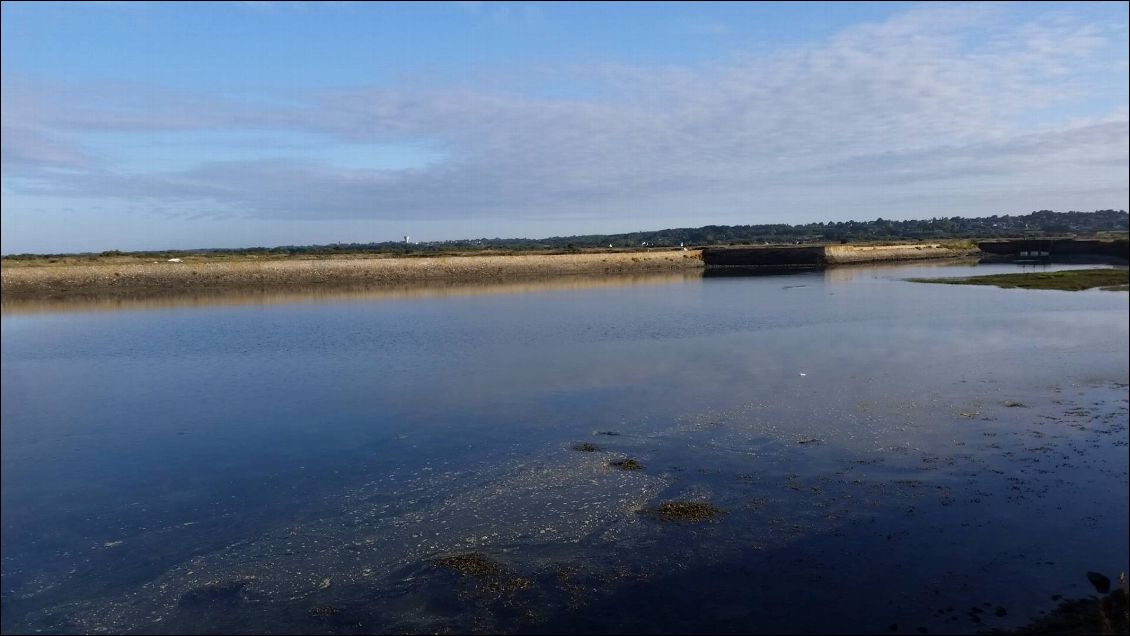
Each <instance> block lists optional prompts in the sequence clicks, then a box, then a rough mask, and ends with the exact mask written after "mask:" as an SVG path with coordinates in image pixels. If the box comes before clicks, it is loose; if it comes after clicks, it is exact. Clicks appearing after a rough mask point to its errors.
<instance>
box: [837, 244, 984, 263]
mask: <svg viewBox="0 0 1130 636" xmlns="http://www.w3.org/2000/svg"><path fill="white" fill-rule="evenodd" d="M963 254H964V252H962V251H961V250H952V249H947V248H945V247H942V246H941V245H937V244H930V245H828V246H827V247H825V248H824V259H825V261H826V262H827V263H828V264H829V265H840V264H844V263H873V262H877V261H910V260H919V259H926V258H950V257H953V256H960V255H963Z"/></svg>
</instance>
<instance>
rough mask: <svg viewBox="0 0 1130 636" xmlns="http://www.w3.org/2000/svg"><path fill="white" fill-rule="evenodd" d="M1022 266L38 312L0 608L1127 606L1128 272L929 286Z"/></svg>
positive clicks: (664, 618)
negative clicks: (1048, 281) (1057, 288)
mask: <svg viewBox="0 0 1130 636" xmlns="http://www.w3.org/2000/svg"><path fill="white" fill-rule="evenodd" d="M1018 269H1019V268H1018V267H1016V266H1013V265H1003V264H1001V265H992V266H977V267H971V266H964V265H953V264H945V265H941V264H939V265H931V264H921V263H919V264H915V265H900V266H889V267H859V268H852V269H836V270H827V271H823V272H803V273H796V274H791V275H773V276H757V277H726V278H714V279H711V278H698V279H692V278H685V277H680V278H677V279H671V278H665V279H663V280H662V282H655V283H653V284H640V283H639V282H631V281H627V282H625V283H624V284H620V285H606V286H590V287H553V286H547V287H545V288H543V289H540V290H539V289H537V288H531V289H523V290H521V291H520V292H513V293H511V292H507V293H481V294H469V295H429V296H418V295H417V296H412V295H407V294H406V295H404V296H402V297H396V296H390V295H382V296H378V297H374V296H367V295H358V296H356V297H349V296H335V297H332V298H323V299H321V300H318V301H311V302H273V303H269V304H257V303H249V304H225V305H208V304H198V305H192V306H157V307H154V306H144V307H137V308H130V307H129V306H125V308H122V309H118V310H107V309H106V308H104V307H100V308H98V309H93V310H83V309H80V308H78V309H76V308H71V309H69V310H66V311H35V312H20V311H12V312H10V313H5V315H4V319H3V338H2V339H0V353H2V356H0V362H2V365H0V370H2V376H3V377H2V382H0V397H2V400H0V414H2V419H0V421H2V425H3V445H2V450H3V463H2V470H3V480H2V494H3V497H2V503H3V514H2V518H3V523H4V524H5V525H4V532H3V538H2V541H3V570H2V579H3V586H2V587H3V589H2V596H0V601H2V603H3V612H2V619H0V620H2V621H3V631H4V632H5V633H14V632H28V631H34V630H43V631H45V632H53V633H90V632H137V633H140V632H146V633H182V632H190V633H247V632H266V631H271V632H283V633H372V632H398V633H399V632H406V633H465V632H472V633H495V632H503V633H561V632H565V633H592V632H596V633H607V632H642V633H671V632H685V633H710V632H722V633H778V632H782V631H783V632H792V633H796V632H808V633H824V632H829V631H836V632H854V633H920V632H921V631H922V630H926V631H929V632H933V633H937V632H945V633H976V632H980V631H985V630H994V629H1000V630H1015V629H1021V628H1032V626H1033V621H1040V620H1043V621H1044V622H1043V623H1039V625H1044V624H1053V625H1054V624H1059V623H1055V622H1054V621H1056V620H1059V618H1058V617H1060V616H1061V612H1062V611H1063V608H1064V607H1065V606H1066V607H1068V609H1071V608H1082V609H1083V612H1084V616H1085V620H1094V621H1100V622H1099V623H1095V624H1100V625H1101V624H1102V623H1101V617H1098V616H1096V615H1094V611H1093V610H1094V608H1095V607H1102V603H1103V602H1104V601H1102V600H1101V599H1105V598H1106V595H1105V594H1102V595H1101V596H1100V593H1099V591H1098V589H1097V588H1096V587H1095V583H1094V581H1101V579H1098V578H1095V577H1090V576H1089V574H1090V573H1095V574H1100V575H1102V576H1104V577H1106V578H1107V579H1109V580H1110V581H1113V582H1114V583H1112V586H1113V587H1116V586H1117V581H1118V574H1119V572H1121V571H1123V570H1125V569H1126V563H1127V560H1128V545H1127V541H1126V539H1125V537H1126V536H1127V534H1128V527H1127V526H1128V521H1127V518H1128V504H1127V501H1128V494H1130V493H1128V485H1127V484H1128V460H1127V446H1128V441H1127V440H1128V437H1127V435H1128V433H1127V417H1128V392H1127V385H1128V375H1130V373H1128V367H1127V359H1126V356H1125V351H1126V349H1127V346H1128V344H1130V334H1128V309H1127V305H1126V302H1125V297H1123V296H1121V295H1119V294H1110V293H1107V292H1102V291H1099V290H1093V291H1082V292H1078V293H1074V294H1049V293H1041V292H1035V291H1028V290H1006V289H999V288H995V287H978V286H973V287H964V286H932V285H916V284H912V283H908V282H906V281H905V280H904V279H906V278H909V277H926V276H972V275H979V274H982V273H1016V272H1017V270H1018ZM1053 269H1054V268H1053ZM629 461H630V462H632V464H631V467H632V469H624V468H626V466H617V465H615V463H616V462H624V463H627V462H629ZM1115 591H1117V590H1115ZM1110 594H1114V591H1112V592H1110ZM1071 603H1076V605H1070V604H1071ZM1096 604H1097V605H1096ZM1108 605H1111V607H1113V608H1115V609H1117V607H1118V606H1116V605H1115V604H1114V603H1113V601H1112V602H1110V603H1108ZM1121 607H1124V605H1123V606H1121ZM1112 611H1113V610H1112ZM1086 624H1091V623H1086ZM1112 624H1113V623H1112Z"/></svg>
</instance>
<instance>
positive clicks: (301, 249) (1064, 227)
mask: <svg viewBox="0 0 1130 636" xmlns="http://www.w3.org/2000/svg"><path fill="white" fill-rule="evenodd" d="M1128 231H1130V216H1128V215H1127V213H1126V211H1125V210H1097V211H1094V212H1053V211H1051V210H1040V211H1038V212H1032V213H1031V214H1024V215H1017V216H1012V215H1008V214H1006V215H1003V216H998V215H993V216H988V217H974V218H964V217H960V216H954V217H949V218H935V219H923V220H914V221H891V220H887V219H882V218H878V219H875V220H874V221H836V222H830V223H808V224H805V225H788V224H785V223H778V224H768V225H706V226H703V227H697V228H675V229H668V230H655V231H641V232H629V233H626V234H586V235H581V236H554V237H550V238H542V239H526V238H505V239H504V238H489V239H488V238H481V239H466V240H457V241H434V242H428V243H418V244H408V245H406V244H405V243H403V242H400V241H386V242H381V243H335V244H332V245H285V246H279V247H270V248H268V247H251V248H240V249H222V248H217V249H199V250H162V251H148V252H129V253H127V252H119V251H117V250H113V251H109V252H103V254H102V255H104V256H118V255H126V254H131V255H136V256H152V257H156V256H170V255H177V254H182V255H183V254H217V255H238V254H263V255H332V254H365V253H390V254H415V255H426V254H428V253H435V252H482V251H536V250H556V251H561V250H578V249H583V248H605V249H607V248H608V246H610V245H611V246H612V247H614V248H639V247H677V246H679V245H680V244H683V245H685V246H687V247H696V246H705V245H756V244H763V243H770V244H773V243H777V244H779V243H797V242H801V243H839V242H862V241H890V240H924V241H925V240H944V239H967V238H1005V237H1008V238H1015V237H1026V236H1035V237H1038V236H1077V237H1096V236H1104V235H1106V236H1122V237H1125V236H1126V234H1127V232H1128ZM35 256H37V255H30V254H21V255H9V256H5V258H16V259H19V258H33V257H35ZM43 256H64V255H61V254H52V255H43Z"/></svg>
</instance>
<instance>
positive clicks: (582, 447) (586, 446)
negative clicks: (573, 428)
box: [573, 442, 600, 453]
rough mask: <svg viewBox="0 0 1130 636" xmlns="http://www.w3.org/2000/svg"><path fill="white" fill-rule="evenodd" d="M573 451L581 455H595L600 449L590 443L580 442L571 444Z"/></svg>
mask: <svg viewBox="0 0 1130 636" xmlns="http://www.w3.org/2000/svg"><path fill="white" fill-rule="evenodd" d="M573 450H575V451H581V452H582V453H595V452H597V451H599V450H600V447H599V446H597V445H596V444H593V443H592V442H580V443H577V444H573Z"/></svg>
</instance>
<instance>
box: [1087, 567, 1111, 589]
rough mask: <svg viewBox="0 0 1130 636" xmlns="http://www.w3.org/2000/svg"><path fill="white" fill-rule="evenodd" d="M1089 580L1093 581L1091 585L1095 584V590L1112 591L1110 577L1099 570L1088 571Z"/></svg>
mask: <svg viewBox="0 0 1130 636" xmlns="http://www.w3.org/2000/svg"><path fill="white" fill-rule="evenodd" d="M1087 580H1088V581H1090V582H1091V585H1094V586H1095V590H1096V591H1098V593H1099V594H1109V593H1110V579H1108V578H1106V577H1105V576H1103V575H1102V574H1099V573H1098V572H1088V573H1087Z"/></svg>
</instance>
